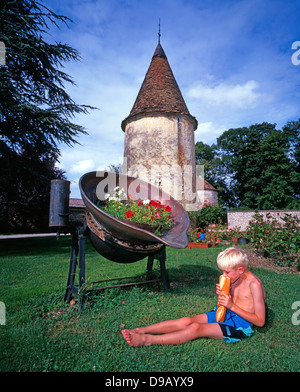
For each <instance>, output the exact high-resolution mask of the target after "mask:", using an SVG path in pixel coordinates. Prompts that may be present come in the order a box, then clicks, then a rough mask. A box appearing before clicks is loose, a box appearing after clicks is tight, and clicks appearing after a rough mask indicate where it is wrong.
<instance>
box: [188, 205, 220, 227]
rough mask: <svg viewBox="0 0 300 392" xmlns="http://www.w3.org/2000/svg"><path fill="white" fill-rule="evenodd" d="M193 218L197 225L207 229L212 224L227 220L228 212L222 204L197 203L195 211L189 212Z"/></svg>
mask: <svg viewBox="0 0 300 392" xmlns="http://www.w3.org/2000/svg"><path fill="white" fill-rule="evenodd" d="M189 216H190V218H191V220H193V221H195V225H196V227H199V228H201V229H205V228H206V227H207V226H209V225H211V224H220V223H224V222H225V220H226V213H225V211H224V209H223V207H222V206H221V205H216V206H215V205H212V204H211V203H207V202H206V201H205V202H204V204H203V205H200V204H196V208H195V210H194V211H190V212H189Z"/></svg>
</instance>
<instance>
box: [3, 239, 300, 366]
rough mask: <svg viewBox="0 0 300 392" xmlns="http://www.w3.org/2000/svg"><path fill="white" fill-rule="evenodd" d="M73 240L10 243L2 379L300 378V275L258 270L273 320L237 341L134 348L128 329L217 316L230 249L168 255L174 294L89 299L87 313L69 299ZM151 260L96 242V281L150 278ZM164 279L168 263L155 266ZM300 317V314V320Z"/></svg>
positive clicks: (138, 290)
mask: <svg viewBox="0 0 300 392" xmlns="http://www.w3.org/2000/svg"><path fill="white" fill-rule="evenodd" d="M70 243H71V238H70V237H62V238H60V239H59V240H58V241H57V240H56V238H55V237H49V238H34V239H17V240H13V239H10V240H1V241H0V255H1V257H0V301H2V302H3V303H4V304H5V306H6V325H0V371H2V372H16V371H17V372H18V371H19V372H53V371H56V372H73V371H76V372H78V371H81V372H95V371H96V372H161V371H165V372H207V371H214V372H232V371H255V372H288V371H289V372H298V371H299V370H300V365H299V359H300V358H299V352H300V350H299V349H300V343H299V342H300V339H299V338H300V325H293V323H292V321H291V317H292V315H293V313H294V312H295V310H292V304H293V303H294V302H295V301H300V276H299V275H297V274H285V273H277V272H275V271H271V270H265V269H262V268H255V269H254V268H252V270H253V272H254V273H256V274H257V275H258V276H259V277H260V278H261V279H262V281H263V283H264V286H265V289H266V292H267V306H268V322H267V324H266V325H265V326H264V327H263V328H256V332H255V334H254V336H253V337H252V338H250V339H247V340H244V341H242V342H240V343H236V344H227V343H225V342H224V341H215V340H210V339H198V340H195V341H192V342H188V343H186V344H184V345H179V346H151V347H141V348H132V347H130V346H128V345H127V343H126V342H125V340H124V339H123V338H122V335H121V329H122V328H124V327H125V328H132V327H136V326H142V325H147V324H150V323H154V322H158V321H162V320H165V319H170V318H178V317H181V316H185V315H192V314H197V313H201V312H204V311H209V310H211V309H212V308H213V307H214V306H215V304H216V300H217V299H216V294H215V284H216V282H217V280H218V277H219V275H220V271H219V270H218V268H217V266H216V262H215V260H216V256H217V254H218V252H220V251H221V250H222V249H223V248H222V247H219V248H218V247H216V248H209V249H190V250H189V249H184V250H175V249H171V248H167V269H168V275H169V279H170V281H171V285H172V290H171V292H165V291H164V290H163V288H162V286H161V285H155V286H153V285H143V286H134V287H129V288H114V289H108V290H105V291H100V292H91V293H89V295H88V298H87V303H86V307H85V308H84V310H82V311H80V310H79V306H78V302H76V303H75V305H73V306H69V305H67V304H65V303H64V302H63V296H64V293H65V288H66V281H67V274H68V267H69V254H70ZM146 263H147V260H146V259H144V260H141V261H139V262H136V263H131V264H119V263H114V262H111V261H108V260H106V259H104V258H103V257H101V256H100V255H99V254H97V253H96V252H95V250H94V249H93V248H92V246H91V245H90V243H89V241H87V252H86V278H87V281H92V280H101V279H109V278H115V277H123V276H135V275H139V274H143V273H144V272H145V269H146ZM155 268H156V269H157V272H158V265H155ZM298 319H299V317H298Z"/></svg>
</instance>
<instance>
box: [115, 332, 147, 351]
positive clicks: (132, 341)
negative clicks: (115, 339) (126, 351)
mask: <svg viewBox="0 0 300 392" xmlns="http://www.w3.org/2000/svg"><path fill="white" fill-rule="evenodd" d="M121 332H122V335H123V337H124V339H125V340H126V342H127V343H128V344H129V346H132V347H141V346H150V344H151V343H150V342H148V341H147V339H146V335H145V334H140V333H137V332H136V331H135V330H133V329H132V330H130V329H122V331H121Z"/></svg>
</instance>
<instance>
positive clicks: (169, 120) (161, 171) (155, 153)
mask: <svg viewBox="0 0 300 392" xmlns="http://www.w3.org/2000/svg"><path fill="white" fill-rule="evenodd" d="M194 131H195V124H194V121H192V120H191V119H190V117H189V116H185V115H180V116H178V115H172V114H161V113H159V114H158V115H154V114H151V115H145V114H144V115H140V116H136V117H133V118H132V119H131V120H130V121H128V123H127V124H126V127H125V143H124V163H126V166H127V173H125V174H128V175H130V176H133V177H139V178H141V179H142V180H144V181H146V182H149V183H151V184H153V185H155V186H157V187H159V188H161V189H163V190H164V191H165V192H167V193H168V194H170V195H171V196H173V197H174V198H175V199H176V200H177V201H178V202H179V203H181V204H182V205H183V206H185V204H186V203H187V204H189V203H193V202H195V191H196V165H195V149H194V148H193V147H194V146H195V140H194Z"/></svg>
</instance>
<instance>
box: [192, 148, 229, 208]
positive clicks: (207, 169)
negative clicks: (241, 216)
mask: <svg viewBox="0 0 300 392" xmlns="http://www.w3.org/2000/svg"><path fill="white" fill-rule="evenodd" d="M195 154H196V164H197V165H203V166H204V179H205V180H206V181H208V182H209V183H210V184H211V185H212V186H213V187H215V188H216V189H217V191H218V199H219V203H220V204H221V205H225V206H227V207H228V206H233V205H234V200H233V198H232V195H231V193H230V190H229V188H228V183H227V177H226V172H225V171H224V168H223V166H222V160H221V157H220V156H219V155H218V151H217V146H216V145H215V144H213V145H211V146H209V145H208V144H205V143H203V142H197V143H196V145H195Z"/></svg>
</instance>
